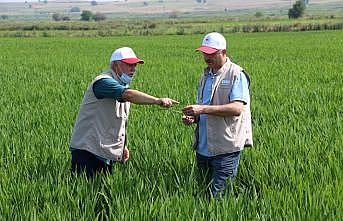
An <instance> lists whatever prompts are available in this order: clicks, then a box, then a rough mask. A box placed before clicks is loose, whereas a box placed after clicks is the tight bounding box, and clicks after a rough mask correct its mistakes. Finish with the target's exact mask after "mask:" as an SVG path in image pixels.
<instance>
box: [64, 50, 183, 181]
mask: <svg viewBox="0 0 343 221" xmlns="http://www.w3.org/2000/svg"><path fill="white" fill-rule="evenodd" d="M137 64H144V61H143V60H141V59H139V58H137V56H136V55H135V53H134V52H133V50H132V49H131V48H128V47H123V48H118V49H117V50H115V51H114V52H113V53H112V56H111V58H110V70H109V71H107V72H104V73H102V74H100V75H99V76H97V77H96V78H95V79H94V80H93V81H92V83H91V84H90V85H89V86H88V89H87V91H86V93H85V95H84V98H83V101H82V104H81V107H80V111H79V114H78V116H77V120H76V123H75V126H74V130H73V135H72V138H71V143H70V151H71V154H72V168H71V170H72V174H73V175H74V174H79V173H82V172H83V171H85V173H86V175H87V177H93V175H94V174H95V173H96V172H101V171H107V172H111V170H112V164H113V163H114V162H115V161H120V162H126V161H127V160H128V159H129V150H128V148H127V147H126V127H127V120H128V115H129V108H130V102H132V103H136V104H155V105H160V106H162V107H167V108H169V107H171V106H172V105H173V104H176V103H178V102H177V101H175V100H172V99H170V98H156V97H153V96H151V95H148V94H145V93H143V92H140V91H137V90H133V89H130V88H129V84H130V81H131V79H132V77H133V76H134V74H135V71H136V65H137Z"/></svg>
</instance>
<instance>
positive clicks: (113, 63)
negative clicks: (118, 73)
mask: <svg viewBox="0 0 343 221" xmlns="http://www.w3.org/2000/svg"><path fill="white" fill-rule="evenodd" d="M115 63H116V62H115V61H112V63H111V69H112V70H113V71H114V70H115V66H116V65H115Z"/></svg>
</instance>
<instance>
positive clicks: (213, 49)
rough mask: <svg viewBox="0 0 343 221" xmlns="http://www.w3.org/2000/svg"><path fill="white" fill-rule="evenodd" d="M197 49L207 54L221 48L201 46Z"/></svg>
mask: <svg viewBox="0 0 343 221" xmlns="http://www.w3.org/2000/svg"><path fill="white" fill-rule="evenodd" d="M196 50H197V51H201V52H204V53H205V54H213V53H216V52H217V51H219V49H216V48H211V47H208V46H201V47H200V48H197V49H196Z"/></svg>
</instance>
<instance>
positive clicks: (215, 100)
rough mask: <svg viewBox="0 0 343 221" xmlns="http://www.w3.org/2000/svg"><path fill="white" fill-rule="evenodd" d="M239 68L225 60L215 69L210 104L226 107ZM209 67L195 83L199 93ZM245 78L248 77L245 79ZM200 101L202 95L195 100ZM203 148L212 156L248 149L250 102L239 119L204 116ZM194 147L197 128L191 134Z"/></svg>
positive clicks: (240, 69)
mask: <svg viewBox="0 0 343 221" xmlns="http://www.w3.org/2000/svg"><path fill="white" fill-rule="evenodd" d="M242 71H243V69H242V68H241V67H240V66H238V65H236V64H234V63H232V62H231V61H230V60H229V58H228V59H227V62H226V63H225V64H224V65H223V67H221V69H219V70H218V72H217V73H216V75H215V78H214V83H213V88H212V94H211V100H210V103H211V105H223V104H228V103H229V102H230V101H229V94H230V92H231V89H232V86H233V83H234V81H235V79H236V78H237V76H238V75H239V74H240V73H241V72H242ZM208 72H209V68H207V69H205V71H204V75H203V76H202V78H201V79H200V81H199V89H200V92H201V91H203V88H204V85H205V80H206V77H207V75H208ZM247 77H249V76H247ZM201 102H202V95H201V94H200V97H199V104H200V103H201ZM206 128H207V146H208V150H209V152H212V153H214V154H215V155H219V154H225V153H233V152H236V151H240V150H243V148H244V147H245V146H252V145H253V141H252V126H251V113H250V102H249V103H247V104H246V105H244V108H243V112H242V113H241V114H240V115H239V116H230V117H221V116H215V115H210V114H208V115H207V121H206ZM195 133H196V134H195V135H196V136H195V143H194V147H195V148H197V147H198V136H199V128H198V127H197V129H196V132H195Z"/></svg>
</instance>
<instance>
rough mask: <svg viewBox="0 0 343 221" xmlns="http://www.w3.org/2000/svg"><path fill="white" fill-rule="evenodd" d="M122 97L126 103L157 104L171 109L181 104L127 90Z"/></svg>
mask: <svg viewBox="0 0 343 221" xmlns="http://www.w3.org/2000/svg"><path fill="white" fill-rule="evenodd" d="M122 96H123V100H124V101H128V102H131V103H134V104H156V105H160V106H162V107H171V106H173V104H178V103H179V102H178V101H175V100H173V99H170V98H156V97H154V96H151V95H149V94H146V93H143V92H140V91H138V90H133V89H127V90H125V91H124V93H123V95H122Z"/></svg>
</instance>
